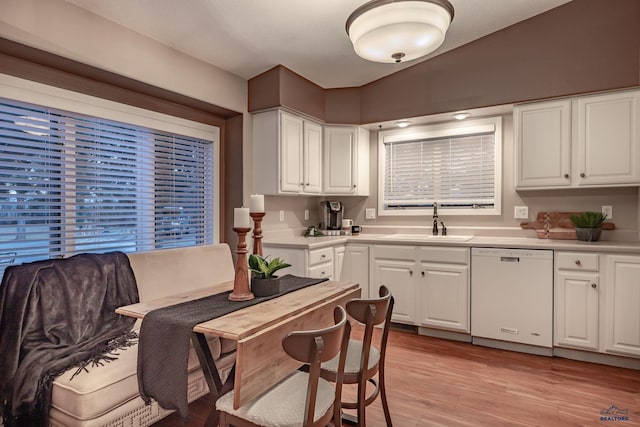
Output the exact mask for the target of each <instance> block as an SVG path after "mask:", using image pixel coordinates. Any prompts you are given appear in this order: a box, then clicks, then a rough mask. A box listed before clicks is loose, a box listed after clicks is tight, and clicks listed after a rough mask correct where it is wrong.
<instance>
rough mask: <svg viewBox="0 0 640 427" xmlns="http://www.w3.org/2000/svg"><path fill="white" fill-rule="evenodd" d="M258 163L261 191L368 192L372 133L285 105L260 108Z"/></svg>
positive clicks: (257, 184)
mask: <svg viewBox="0 0 640 427" xmlns="http://www.w3.org/2000/svg"><path fill="white" fill-rule="evenodd" d="M324 134H326V135H327V136H326V137H325V136H324ZM253 164H254V191H255V192H257V193H264V194H308V195H323V194H327V195H362V196H368V195H369V132H368V131H367V130H365V129H362V128H359V127H356V126H326V127H324V126H322V125H321V124H319V123H316V122H314V121H311V120H308V119H306V118H303V117H300V116H297V115H295V114H291V113H287V112H284V111H280V110H271V111H265V112H261V113H256V114H253ZM323 176H325V177H326V178H325V179H324V180H323Z"/></svg>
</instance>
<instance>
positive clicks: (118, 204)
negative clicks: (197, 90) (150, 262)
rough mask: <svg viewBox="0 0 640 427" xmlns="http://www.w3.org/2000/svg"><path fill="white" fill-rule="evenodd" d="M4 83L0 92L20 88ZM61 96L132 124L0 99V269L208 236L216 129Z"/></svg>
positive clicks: (213, 203)
mask: <svg viewBox="0 0 640 427" xmlns="http://www.w3.org/2000/svg"><path fill="white" fill-rule="evenodd" d="M1 83H2V80H0V94H6V93H7V92H8V93H10V94H14V95H15V94H16V90H17V89H16V88H10V87H8V86H2V84H1ZM3 89H4V90H3ZM17 91H18V93H19V94H20V95H21V96H23V95H24V97H26V98H32V99H33V98H34V97H35V98H37V99H41V100H43V101H45V102H46V101H50V102H51V103H56V102H57V101H58V99H57V98H58V96H53V97H49V96H45V95H43V94H42V93H37V92H30V91H21V90H17ZM87 98H90V97H87ZM62 101H63V102H61V104H63V105H65V106H67V107H68V106H71V105H75V106H76V107H77V109H84V110H94V112H98V113H100V112H102V113H104V114H103V115H107V116H108V115H117V116H118V118H119V119H123V118H124V119H125V120H126V118H127V116H130V121H131V122H137V123H135V124H134V123H126V122H124V121H119V120H112V119H109V118H104V117H98V116H94V115H88V114H81V113H78V112H72V111H68V110H63V109H59V108H54V107H50V106H46V107H45V106H43V105H44V104H43V105H38V104H34V103H30V102H24V101H18V100H15V99H9V98H0V274H1V273H2V271H3V270H4V268H5V267H6V265H9V264H11V263H20V262H27V261H33V260H37V259H44V258H49V257H61V256H69V255H73V254H76V253H81V252H105V251H113V250H121V251H125V252H134V251H141V250H150V249H160V248H171V247H179V246H193V245H200V244H206V243H212V242H213V241H214V231H215V227H214V223H215V221H214V217H215V216H216V213H215V206H216V201H215V199H216V197H215V195H216V191H215V190H214V187H215V182H216V179H215V174H214V164H215V162H214V156H215V139H216V138H217V134H216V133H215V132H213V131H212V130H214V129H215V128H211V129H207V128H210V127H208V126H205V125H201V126H200V125H199V124H193V125H194V126H195V129H193V128H191V126H185V124H184V123H181V122H186V121H181V120H180V119H175V120H173V119H171V120H170V121H169V122H166V120H167V118H166V117H160V115H157V114H155V113H152V114H150V115H151V116H154V117H153V118H152V117H144V116H141V115H140V111H133V110H134V109H132V108H129V107H126V106H123V109H119V110H118V112H117V114H115V113H114V111H113V110H111V108H112V106H110V107H109V108H106V109H103V108H102V107H101V108H93V107H95V106H92V105H91V104H84V105H82V104H78V105H76V104H77V103H76V102H72V103H69V100H68V99H62ZM98 102H101V101H98ZM49 105H50V104H49ZM127 109H129V110H131V111H129V112H127V111H125V110H127ZM135 110H138V109H135ZM111 113H114V114H111ZM149 113H150V112H149ZM139 123H145V124H150V125H152V126H154V125H157V126H154V127H148V126H142V125H140V124H139ZM189 125H191V123H189ZM160 128H165V129H169V130H162V129H160ZM181 131H182V132H181ZM194 135H196V136H194Z"/></svg>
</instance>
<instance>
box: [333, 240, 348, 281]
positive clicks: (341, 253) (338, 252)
mask: <svg viewBox="0 0 640 427" xmlns="http://www.w3.org/2000/svg"><path fill="white" fill-rule="evenodd" d="M345 255H346V248H345V247H344V246H343V245H339V246H335V247H334V248H333V280H342V279H341V277H342V270H343V268H344V258H345Z"/></svg>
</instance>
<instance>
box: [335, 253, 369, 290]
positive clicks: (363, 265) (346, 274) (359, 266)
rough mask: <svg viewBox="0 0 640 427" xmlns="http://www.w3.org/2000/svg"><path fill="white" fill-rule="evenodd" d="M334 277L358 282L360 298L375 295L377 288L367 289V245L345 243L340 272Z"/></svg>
mask: <svg viewBox="0 0 640 427" xmlns="http://www.w3.org/2000/svg"><path fill="white" fill-rule="evenodd" d="M336 279H339V280H342V281H345V282H353V283H357V284H359V285H360V288H361V289H362V295H361V297H362V298H369V296H370V295H371V297H375V296H377V295H378V293H377V290H374V291H372V292H371V293H370V291H369V246H366V245H351V244H347V247H346V248H345V253H344V263H343V265H342V270H341V274H340V275H339V276H336Z"/></svg>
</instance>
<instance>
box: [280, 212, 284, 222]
mask: <svg viewBox="0 0 640 427" xmlns="http://www.w3.org/2000/svg"><path fill="white" fill-rule="evenodd" d="M280 221H284V211H280Z"/></svg>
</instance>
